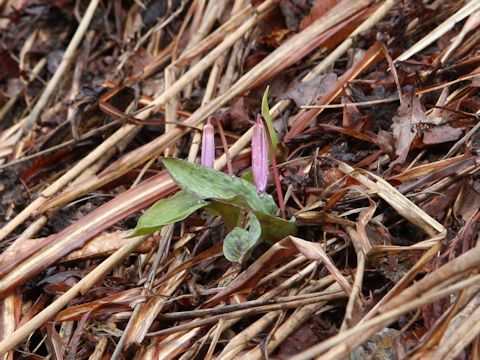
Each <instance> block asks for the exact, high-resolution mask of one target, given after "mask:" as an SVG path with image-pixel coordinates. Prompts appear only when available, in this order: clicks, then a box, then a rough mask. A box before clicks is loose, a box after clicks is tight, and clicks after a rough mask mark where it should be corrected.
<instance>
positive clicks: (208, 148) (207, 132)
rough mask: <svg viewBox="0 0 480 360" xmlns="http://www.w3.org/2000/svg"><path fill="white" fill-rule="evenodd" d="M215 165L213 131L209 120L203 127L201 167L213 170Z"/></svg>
mask: <svg viewBox="0 0 480 360" xmlns="http://www.w3.org/2000/svg"><path fill="white" fill-rule="evenodd" d="M214 163H215V130H214V129H213V126H212V124H211V123H210V118H209V119H208V120H207V123H206V124H205V125H204V126H203V135H202V166H204V167H206V168H211V169H213V164H214Z"/></svg>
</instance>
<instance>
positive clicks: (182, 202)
mask: <svg viewBox="0 0 480 360" xmlns="http://www.w3.org/2000/svg"><path fill="white" fill-rule="evenodd" d="M206 205H208V202H207V201H205V200H202V199H198V198H195V197H194V196H192V195H191V194H189V193H188V192H186V191H179V192H178V193H176V194H175V195H173V196H172V197H169V198H167V199H162V200H159V201H157V202H156V203H155V204H154V205H153V206H152V207H151V208H150V209H148V210H147V211H146V212H145V213H144V214H143V215H142V216H141V217H140V219H138V222H137V226H136V227H135V229H134V230H133V232H132V233H130V234H129V235H128V236H129V237H133V236H139V235H145V234H151V233H153V232H155V231H157V230H160V229H161V228H162V226H165V225H168V224H173V223H176V222H178V221H181V220H183V219H185V218H187V217H188V216H190V215H191V214H193V213H194V212H195V211H196V210H198V209H200V208H202V207H204V206H206Z"/></svg>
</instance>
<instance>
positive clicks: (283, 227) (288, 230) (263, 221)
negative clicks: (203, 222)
mask: <svg viewBox="0 0 480 360" xmlns="http://www.w3.org/2000/svg"><path fill="white" fill-rule="evenodd" d="M205 210H207V211H209V212H211V213H213V214H214V215H220V216H221V217H222V219H223V221H224V222H225V224H226V225H227V227H228V229H230V230H231V229H233V228H234V227H235V226H237V225H238V219H239V217H240V213H241V212H242V211H245V210H246V209H245V207H243V206H241V205H239V204H233V203H232V202H231V201H228V202H226V201H221V200H212V201H211V202H210V204H208V206H206V207H205ZM254 214H255V216H256V217H257V218H258V221H260V225H261V227H262V235H261V237H260V240H261V241H266V242H268V243H269V244H273V243H275V242H277V241H279V240H281V239H283V238H284V237H286V236H288V235H295V234H296V232H297V224H296V222H295V219H294V218H292V219H291V220H284V219H282V218H279V217H277V216H273V215H270V214H266V213H264V212H261V211H254Z"/></svg>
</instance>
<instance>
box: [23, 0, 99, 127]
mask: <svg viewBox="0 0 480 360" xmlns="http://www.w3.org/2000/svg"><path fill="white" fill-rule="evenodd" d="M99 2H100V1H99V0H91V1H90V3H89V5H88V7H87V10H86V11H85V14H84V15H83V18H82V21H80V24H78V28H77V30H76V31H75V34H74V35H73V37H72V40H71V41H70V43H69V44H68V47H67V49H66V50H65V53H64V54H63V56H62V61H61V62H60V65H58V68H57V70H56V71H55V74H53V76H52V78H51V79H50V81H49V82H48V85H47V87H46V88H45V90H44V91H43V93H42V95H41V96H40V98H39V99H38V101H37V103H36V104H35V106H34V108H33V109H32V111H31V113H30V115H29V116H28V118H27V119H26V121H25V123H24V125H23V128H24V130H25V131H30V130H31V129H32V128H33V126H34V125H35V123H36V122H37V120H38V117H39V116H40V113H41V112H42V110H43V109H44V108H45V105H47V102H48V101H49V100H50V97H51V96H52V94H53V92H54V91H55V89H56V87H57V86H58V84H59V83H60V80H61V79H62V76H63V75H64V73H65V71H66V70H67V69H68V67H69V66H70V64H71V62H72V60H73V59H75V52H76V51H77V48H78V45H80V42H81V41H82V39H83V36H84V35H85V32H86V31H87V29H88V26H89V25H90V22H91V21H92V18H93V15H94V14H95V10H96V9H97V6H98V3H99Z"/></svg>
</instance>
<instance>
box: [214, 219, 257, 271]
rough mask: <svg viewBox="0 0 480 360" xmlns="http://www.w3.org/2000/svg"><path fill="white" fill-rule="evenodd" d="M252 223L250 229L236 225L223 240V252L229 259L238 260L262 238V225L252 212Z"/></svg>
mask: <svg viewBox="0 0 480 360" xmlns="http://www.w3.org/2000/svg"><path fill="white" fill-rule="evenodd" d="M249 216H250V225H249V228H248V231H247V230H245V229H242V228H239V227H235V228H234V229H233V230H232V231H231V232H230V233H229V234H228V235H227V236H226V237H225V240H224V242H223V254H224V255H225V258H227V260H230V261H231V262H238V261H239V260H240V259H241V258H242V256H244V255H245V254H246V253H247V252H248V251H249V250H250V249H251V248H253V247H254V246H255V245H256V244H257V242H258V239H259V238H260V234H261V231H262V230H261V227H260V223H259V221H258V219H257V217H256V216H255V215H254V214H253V213H250V214H249Z"/></svg>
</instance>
